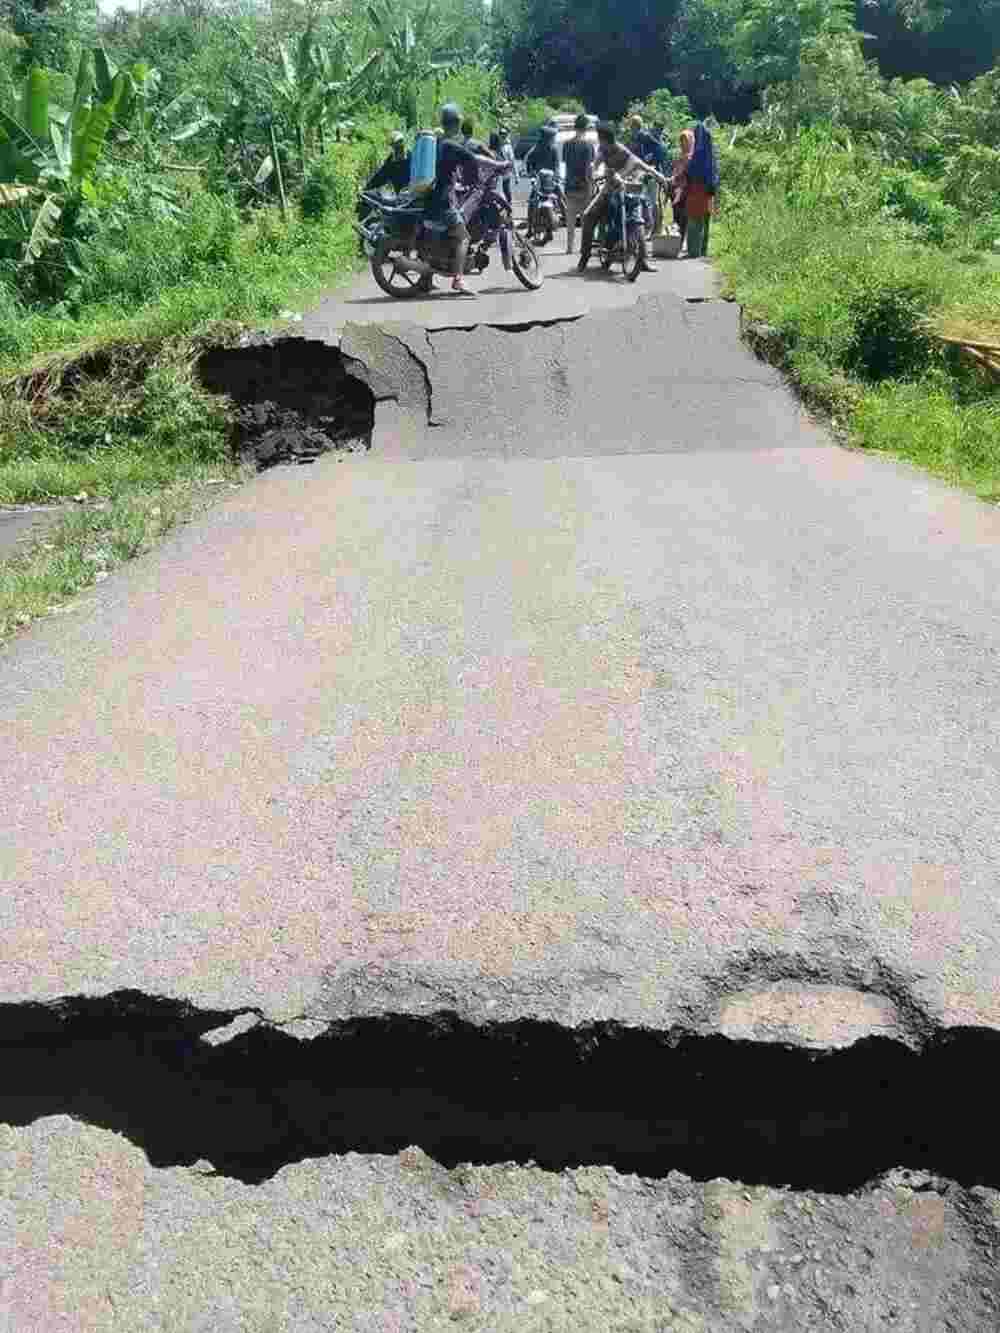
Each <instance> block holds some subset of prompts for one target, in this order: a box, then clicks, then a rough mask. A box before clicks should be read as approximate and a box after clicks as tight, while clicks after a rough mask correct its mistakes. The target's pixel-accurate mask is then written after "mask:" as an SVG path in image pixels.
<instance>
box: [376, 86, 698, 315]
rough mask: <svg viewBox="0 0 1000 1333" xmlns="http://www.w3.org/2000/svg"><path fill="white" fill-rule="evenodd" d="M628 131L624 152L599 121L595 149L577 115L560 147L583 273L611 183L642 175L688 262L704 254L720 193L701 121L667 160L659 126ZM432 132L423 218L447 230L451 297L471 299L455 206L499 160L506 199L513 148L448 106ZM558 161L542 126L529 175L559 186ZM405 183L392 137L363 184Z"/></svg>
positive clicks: (550, 133) (636, 122)
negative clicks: (662, 203) (547, 173)
mask: <svg viewBox="0 0 1000 1333" xmlns="http://www.w3.org/2000/svg"><path fill="white" fill-rule="evenodd" d="M630 127H631V130H632V137H631V140H630V146H629V147H626V146H625V144H623V143H620V142H619V141H618V136H617V133H616V131H615V128H614V126H613V125H610V124H607V123H603V122H602V123H601V124H600V125H598V127H597V140H598V143H597V147H596V148H595V146H594V144H593V143H592V142H591V140H590V139H589V138H588V137H587V131H588V130H589V128H590V121H589V120H588V118H587V117H586V116H584V115H581V116H578V117H577V118H576V125H575V130H576V132H575V135H574V137H573V138H571V139H569V140H568V141H567V142H566V144H565V145H564V146H563V149H562V163H563V165H565V168H566V175H565V181H564V182H563V183H562V185H561V186H560V188H561V190H562V191H563V192H564V200H565V205H566V222H567V240H566V245H567V253H568V254H573V253H574V244H575V240H576V227H577V219H578V218H579V219H580V224H581V239H580V260H579V263H578V265H577V267H578V269H579V271H580V272H581V273H582V272H583V271H584V270H585V269H586V268H587V265H588V264H589V262H590V256H591V251H592V250H593V246H594V235H595V232H596V230H597V227H598V225H599V223H600V222H601V221H603V220H604V219H605V218H606V217H607V215H608V208H609V206H610V195H611V189H612V185H613V182H614V181H615V180H616V178H621V179H628V178H629V177H630V176H635V175H638V174H640V173H641V174H644V175H645V176H646V177H647V178H648V186H649V188H650V189H651V190H652V191H653V195H652V199H651V200H650V202H651V204H652V205H653V207H654V208H655V201H656V194H655V192H656V190H657V188H658V187H662V188H663V189H664V190H666V191H667V194H668V196H669V198H670V201H671V205H672V209H673V216H674V222H675V223H676V225H677V226H678V228H679V230H680V232H681V236H682V243H683V242H685V241H686V244H687V254H688V257H689V258H691V259H696V258H701V257H703V256H705V255H706V254H707V253H708V229H709V219H710V218H711V216H712V214H713V213H714V211H715V200H716V196H717V193H718V188H719V171H718V165H717V161H716V155H715V148H714V145H713V143H712V136H711V133H710V132H709V130H708V129H707V128H706V126H705V125H704V123H703V122H699V123H698V124H697V125H696V126H695V127H694V128H693V129H686V130H684V131H682V133H681V136H680V155H679V157H678V158H677V160H676V161H673V162H672V161H670V156H669V153H668V151H667V147H666V145H665V144H664V142H663V137H662V129H661V127H656V129H654V130H647V129H646V127H645V125H644V124H643V121H642V118H641V117H640V116H633V117H632V118H631V122H630ZM658 131H659V132H658ZM436 133H437V135H438V150H437V166H436V171H435V179H434V184H433V186H432V187H431V189H430V191H429V193H428V195H427V199H426V203H425V212H426V215H427V217H428V219H429V220H431V221H433V222H437V223H438V224H439V225H444V226H447V227H448V233H449V237H450V238H451V240H452V243H453V248H454V264H453V269H452V272H453V275H454V276H453V278H452V291H453V292H454V293H455V294H456V295H458V296H475V294H476V293H475V292H473V291H471V290H470V289H469V288H468V287H467V286H466V285H465V281H464V278H463V273H464V269H465V258H466V255H467V253H468V248H469V234H468V231H467V229H466V226H465V221H464V218H463V216H462V213H461V210H460V208H459V200H460V193H461V192H464V191H465V190H467V189H469V188H471V187H473V186H475V185H477V184H478V182H479V172H480V170H481V169H482V168H484V167H488V168H489V167H493V168H495V167H496V165H497V163H498V162H505V163H507V164H508V166H509V170H508V171H507V172H506V173H505V175H504V178H503V189H504V192H505V193H506V195H507V198H508V200H509V199H511V197H512V195H511V175H513V174H514V171H515V170H516V160H515V157H514V149H513V146H512V145H511V142H510V136H509V135H507V134H505V133H504V132H503V131H499V132H494V133H493V134H491V135H490V141H489V144H488V145H487V144H484V143H482V142H481V141H480V140H479V139H478V138H477V137H476V127H475V125H474V123H473V122H472V121H471V120H469V119H464V120H463V118H462V113H461V111H460V110H459V108H458V107H457V106H455V105H454V103H448V104H447V105H446V106H444V107H442V108H441V126H440V129H439V130H437V131H436ZM559 159H560V154H559V149H558V146H557V139H556V128H555V126H553V125H546V126H544V127H543V132H542V135H541V138H540V141H539V142H538V144H536V145H535V147H534V148H533V149H532V151H531V152H530V153H529V154H528V157H527V159H526V162H525V165H526V167H527V169H528V170H529V171H531V172H537V171H540V170H544V169H546V168H547V169H549V170H551V171H553V172H554V173H555V178H556V181H557V182H559V181H560V178H561V172H560V160H559ZM599 172H600V173H602V174H603V182H602V184H601V187H600V188H599V189H598V190H597V191H596V193H595V190H594V184H595V181H596V180H597V178H598V173H599ZM409 184H410V155H409V153H408V152H407V150H406V140H405V138H404V136H403V135H402V134H401V133H396V134H394V135H393V136H392V146H391V150H390V152H389V156H388V157H387V158H386V160H385V162H383V164H382V166H381V167H380V168H379V169H378V171H376V172H375V174H374V175H373V176H372V178H371V179H370V180H369V182H368V184H367V186H366V189H367V190H375V189H379V188H381V187H383V186H386V185H391V186H392V187H393V188H394V189H395V190H396V191H397V193H403V191H405V190H406V189H408V187H409ZM646 267H647V268H648V269H649V270H650V271H654V270H653V266H652V265H651V264H649V263H647V265H646ZM423 286H424V287H425V289H426V290H428V291H430V290H432V288H433V277H432V276H428V277H426V278H424V279H423Z"/></svg>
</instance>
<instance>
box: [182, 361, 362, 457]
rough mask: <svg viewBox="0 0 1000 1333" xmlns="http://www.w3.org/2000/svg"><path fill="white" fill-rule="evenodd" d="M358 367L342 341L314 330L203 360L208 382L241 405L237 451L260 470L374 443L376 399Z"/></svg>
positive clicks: (200, 371) (205, 382)
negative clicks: (334, 343) (319, 337)
mask: <svg viewBox="0 0 1000 1333" xmlns="http://www.w3.org/2000/svg"><path fill="white" fill-rule="evenodd" d="M358 369H359V367H358V366H357V363H355V362H353V361H352V359H351V358H350V357H345V356H343V355H342V354H341V352H340V351H338V350H337V349H336V348H334V347H328V346H327V345H326V344H325V343H322V342H314V341H311V340H310V339H307V338H287V337H276V338H261V339H255V340H254V341H252V342H250V343H249V344H248V345H245V346H242V347H234V348H221V347H220V348H214V349H213V350H212V351H209V352H206V353H204V354H203V356H202V357H201V358H200V359H199V361H198V375H199V378H200V379H201V382H202V384H203V385H204V386H205V388H207V389H209V390H210V391H211V392H214V393H220V394H226V395H228V396H229V398H230V399H231V400H232V401H233V403H234V405H235V409H236V413H235V422H234V432H233V451H234V453H235V455H236V456H237V457H238V458H239V459H240V461H241V462H244V463H251V464H254V465H255V466H256V467H257V468H258V469H259V470H263V469H265V468H269V467H274V466H275V465H276V464H278V463H311V462H313V461H314V460H315V459H316V458H318V457H319V456H320V455H321V454H324V453H328V452H331V451H334V452H342V453H353V452H355V451H357V450H360V449H369V448H371V439H372V429H373V427H374V421H375V399H374V396H373V394H372V391H371V389H370V388H368V386H367V385H366V384H365V383H364V382H363V380H362V379H360V378H358V376H357V373H356V371H357V370H358Z"/></svg>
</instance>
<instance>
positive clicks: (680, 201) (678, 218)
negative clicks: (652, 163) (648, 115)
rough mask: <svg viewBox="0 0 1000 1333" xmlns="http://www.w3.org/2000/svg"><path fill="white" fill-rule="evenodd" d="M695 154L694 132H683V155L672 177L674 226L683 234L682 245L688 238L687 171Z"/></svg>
mask: <svg viewBox="0 0 1000 1333" xmlns="http://www.w3.org/2000/svg"><path fill="white" fill-rule="evenodd" d="M693 152H694V130H681V155H680V157H679V158H678V159H677V161H676V162H675V163H674V169H673V172H672V173H671V177H670V181H671V186H672V188H671V197H672V202H673V210H674V226H675V227H676V228H677V230H678V231H679V232H680V234H681V245H683V244H684V241H685V240H686V238H687V226H688V217H687V200H686V196H687V169H688V163H689V162H690V161H691V154H692V153H693Z"/></svg>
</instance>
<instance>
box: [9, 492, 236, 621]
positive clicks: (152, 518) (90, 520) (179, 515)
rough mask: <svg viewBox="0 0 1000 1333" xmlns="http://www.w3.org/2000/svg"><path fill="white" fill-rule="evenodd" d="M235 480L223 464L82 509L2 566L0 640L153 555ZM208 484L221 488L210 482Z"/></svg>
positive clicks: (49, 529) (54, 611) (53, 527)
mask: <svg viewBox="0 0 1000 1333" xmlns="http://www.w3.org/2000/svg"><path fill="white" fill-rule="evenodd" d="M240 480H241V473H240V471H239V470H238V469H237V468H235V467H233V466H229V467H227V468H225V469H223V470H221V471H220V470H219V469H215V470H214V473H213V476H211V477H209V476H208V470H206V471H205V473H204V474H203V475H201V476H193V475H191V476H187V477H184V478H183V479H181V480H174V481H172V482H171V483H169V484H166V485H163V486H160V487H158V488H156V489H154V490H144V489H135V490H132V491H130V492H128V493H124V494H121V495H119V496H118V498H116V499H114V500H109V501H105V502H103V503H99V504H94V505H90V504H88V505H81V507H80V508H79V509H74V510H72V511H71V512H69V513H67V514H66V515H65V516H64V517H63V518H61V519H59V520H58V521H57V522H56V523H55V524H53V525H52V526H51V527H50V528H48V529H46V530H44V532H43V534H42V535H41V536H40V537H39V538H38V539H37V540H36V541H35V542H34V543H33V544H32V545H31V546H30V547H28V548H26V549H25V550H24V551H22V552H20V553H19V554H18V555H16V556H14V557H13V558H12V559H9V560H5V561H0V642H3V641H5V640H7V639H9V638H10V637H11V636H12V635H14V634H16V633H18V632H19V631H21V630H23V629H25V628H26V627H27V626H28V625H30V624H31V623H32V622H33V621H36V620H38V619H39V618H41V617H44V616H49V615H53V614H56V613H58V612H59V611H61V610H62V609H63V608H64V607H65V606H66V604H67V603H68V602H69V601H70V600H71V599H72V598H73V597H75V596H76V595H77V594H78V593H80V592H82V591H83V590H84V589H85V588H89V587H91V586H92V585H94V584H96V583H100V582H101V581H103V580H104V579H105V578H107V577H108V575H109V574H111V573H112V572H113V571H114V570H115V569H117V568H118V567H119V566H121V565H123V564H124V563H125V562H126V561H128V560H132V559H134V558H135V557H136V556H138V555H142V554H143V553H144V552H146V551H149V550H151V549H152V548H153V547H154V546H155V545H156V543H157V542H158V541H159V540H160V539H161V538H162V537H163V536H165V534H166V533H168V532H170V531H171V530H172V529H173V528H175V527H177V525H178V524H179V523H184V522H187V521H188V520H189V519H191V518H192V517H194V516H195V515H196V514H198V513H199V512H201V511H202V510H204V509H205V508H207V507H208V506H209V505H210V504H211V503H212V502H213V501H214V500H215V499H216V498H218V497H219V496H220V495H222V494H225V493H226V492H227V491H228V489H229V486H228V485H227V484H226V483H227V482H228V483H231V484H233V485H236V484H238V483H239V481H240ZM209 481H213V482H221V483H222V484H221V485H211V486H210V485H209V484H208V483H209Z"/></svg>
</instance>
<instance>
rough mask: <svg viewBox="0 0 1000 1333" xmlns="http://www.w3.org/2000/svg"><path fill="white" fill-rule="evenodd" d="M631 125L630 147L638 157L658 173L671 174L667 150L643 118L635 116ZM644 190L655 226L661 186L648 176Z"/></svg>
mask: <svg viewBox="0 0 1000 1333" xmlns="http://www.w3.org/2000/svg"><path fill="white" fill-rule="evenodd" d="M630 124H631V126H632V142H631V144H630V145H629V146H630V148H631V150H632V152H633V153H634V154H635V155H636V157H638V158H640V159H641V160H642V161H643V162H645V164H646V166H647V167H652V168H654V169H655V170H656V171H662V172H669V168H668V164H667V153H666V149H665V148H664V146H663V144H662V142H661V141H660V140H659V139H658V138H657V137H656V135H655V134H654V133H653V132H652V130H647V129H646V127H645V125H644V124H643V120H642V117H641V116H633V117H632V119H631V122H630ZM643 189H644V192H645V195H646V207H647V209H648V210H649V217H650V219H651V223H654V224H655V222H656V203H657V194H658V192H659V185H658V183H657V181H656V180H655V179H654V178H653V177H652V176H647V177H646V180H645V183H644V186H643Z"/></svg>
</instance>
